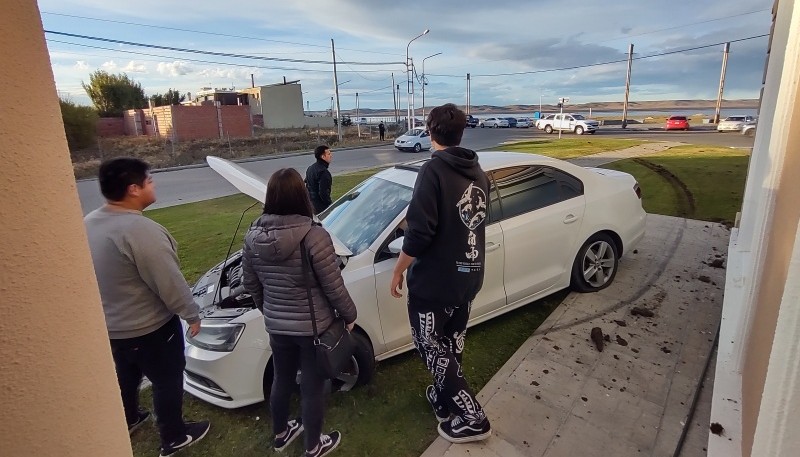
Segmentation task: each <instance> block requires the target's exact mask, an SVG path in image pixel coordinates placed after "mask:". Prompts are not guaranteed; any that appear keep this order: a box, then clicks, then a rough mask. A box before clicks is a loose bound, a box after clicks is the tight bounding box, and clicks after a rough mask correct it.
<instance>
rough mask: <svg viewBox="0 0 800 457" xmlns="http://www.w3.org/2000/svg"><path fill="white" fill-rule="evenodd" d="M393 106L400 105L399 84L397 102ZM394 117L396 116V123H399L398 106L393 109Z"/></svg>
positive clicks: (398, 86)
mask: <svg viewBox="0 0 800 457" xmlns="http://www.w3.org/2000/svg"><path fill="white" fill-rule="evenodd" d="M395 106H398V107H399V106H400V84H398V85H397V103H396V104H395ZM394 117H396V118H397V123H398V124H399V123H400V110H399V109H398V108H395V110H394Z"/></svg>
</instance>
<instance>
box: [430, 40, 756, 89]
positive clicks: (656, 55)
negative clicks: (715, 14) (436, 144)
mask: <svg viewBox="0 0 800 457" xmlns="http://www.w3.org/2000/svg"><path fill="white" fill-rule="evenodd" d="M767 36H769V34H762V35H755V36H751V37H747V38H739V39H736V40H726V41H721V42H719V43H714V44H706V45H703V46H695V47H692V48H686V49H678V50H675V51H667V52H660V53H657V54H650V55H646V56H639V57H634V58H633V60H642V59H650V58H653V57H660V56H666V55H670V54H678V53H681V52H689V51H696V50H698V49H705V48H711V47H714V46H719V45H721V44H725V43H736V42H739V41H747V40H753V39H756V38H763V37H767ZM627 61H628V59H619V60H610V61H607V62H598V63H592V64H585V65H575V66H571V67H561V68H548V69H546V70H530V71H517V72H512V73H492V74H477V73H472V76H473V77H484V78H490V77H495V76H517V75H533V74H538V73H551V72H554V71H564V70H578V69H581V68H590V67H598V66H601V65H612V64H616V63H621V62H627ZM430 76H438V77H444V78H463V77H464V75H439V74H430Z"/></svg>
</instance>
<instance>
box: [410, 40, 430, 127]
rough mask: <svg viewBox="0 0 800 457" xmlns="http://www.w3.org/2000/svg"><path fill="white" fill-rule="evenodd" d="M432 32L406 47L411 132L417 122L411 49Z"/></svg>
mask: <svg viewBox="0 0 800 457" xmlns="http://www.w3.org/2000/svg"><path fill="white" fill-rule="evenodd" d="M429 32H430V29H425V31H424V32H422V33H420V34H419V35H417V36H415V37H414V38H412V39H411V41H409V42H408V45H406V75H407V77H406V82H407V83H408V87H407V89H408V129H409V130H411V129H413V128H414V124H415V122H414V121H412V116H414V79H413V75H412V74H411V73H412V72H413V71H414V60H413V59H412V58H411V56H410V55H409V54H408V51H409V48H410V47H411V43H412V42H414V40H416V39H417V38H419V37H421V36H424V35H427V34H428V33H429Z"/></svg>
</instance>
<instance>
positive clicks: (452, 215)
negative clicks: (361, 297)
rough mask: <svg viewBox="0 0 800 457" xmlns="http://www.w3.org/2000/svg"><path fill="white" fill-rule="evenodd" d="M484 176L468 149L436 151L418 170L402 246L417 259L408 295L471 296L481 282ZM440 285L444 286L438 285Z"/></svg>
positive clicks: (434, 298)
mask: <svg viewBox="0 0 800 457" xmlns="http://www.w3.org/2000/svg"><path fill="white" fill-rule="evenodd" d="M488 193H489V180H488V178H487V177H486V173H485V172H484V171H483V170H482V169H481V167H480V165H479V163H478V155H477V154H476V153H475V152H474V151H472V150H469V149H465V148H461V147H449V148H447V149H444V150H439V151H435V152H434V153H433V154H432V156H431V160H430V161H428V162H427V163H425V164H424V165H423V166H422V167H421V168H420V171H419V174H418V175H417V181H416V183H415V184H414V193H413V195H412V197H411V203H410V204H409V207H408V213H407V216H406V221H407V222H408V230H406V234H405V239H404V241H403V251H404V252H405V253H406V254H408V255H409V256H411V257H415V258H416V260H415V261H414V263H413V264H412V265H411V267H410V268H409V271H408V291H409V296H411V297H413V298H414V299H416V300H423V301H426V302H431V303H441V304H443V305H444V304H456V303H466V302H468V301H471V300H472V299H473V298H475V296H476V295H477V294H478V291H479V290H480V288H481V286H482V285H483V271H484V247H485V244H486V230H485V229H486V224H484V222H485V220H486V215H487V204H488V203H487V195H488ZM443 286H444V287H443Z"/></svg>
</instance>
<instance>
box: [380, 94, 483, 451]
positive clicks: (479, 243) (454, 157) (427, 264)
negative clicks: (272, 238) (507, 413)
mask: <svg viewBox="0 0 800 457" xmlns="http://www.w3.org/2000/svg"><path fill="white" fill-rule="evenodd" d="M466 123H467V120H466V115H465V114H464V113H463V112H462V111H461V110H459V109H458V108H457V107H456V106H455V105H453V104H450V103H449V104H446V105H443V106H439V107H436V108H434V109H433V110H432V111H431V112H430V115H429V117H428V131H429V132H430V133H431V141H432V143H433V146H434V149H435V151H434V153H433V154H432V155H431V160H430V161H429V162H427V163H425V164H424V165H423V166H422V167H421V168H420V170H419V174H418V175H417V182H416V183H415V185H414V193H413V195H412V197H411V203H410V204H409V207H408V213H407V216H406V221H407V223H408V230H406V232H405V240H404V242H403V251H402V252H401V253H400V258H399V259H398V261H397V265H396V266H395V269H394V276H393V278H392V284H391V293H392V295H393V296H395V297H400V296H401V294H400V292H399V289H400V288H402V284H403V273H404V272H405V270H406V269H407V268H409V267H410V269H409V270H408V316H409V321H410V323H411V334H412V337H413V339H414V345H415V346H416V347H417V350H418V351H419V353H420V356H422V359H423V361H424V362H425V364H426V365H427V367H428V370H430V371H431V373H432V374H433V378H434V384H433V385H430V386H428V388H427V389H426V392H425V394H426V397H427V398H428V401H429V402H430V404H431V406H432V407H433V410H434V412H435V414H436V418H437V419H438V420H439V427H438V430H439V434H440V435H441V436H442V437H443V438H445V439H447V440H448V441H451V442H454V443H466V442H470V441H479V440H483V439H486V438H488V437H489V436H490V435H491V426H490V424H489V420H488V418H487V417H486V414H485V413H484V411H483V408H482V407H481V405H480V404H479V403H478V401H477V400H476V399H475V395H474V394H473V392H472V390H471V389H470V388H469V385H468V384H467V380H466V379H465V378H464V373H463V371H462V369H461V360H462V355H463V351H464V338H465V336H466V329H467V321H468V320H469V312H470V308H471V306H472V300H473V299H474V298H475V296H476V295H477V293H478V291H479V290H480V288H481V286H482V285H483V269H484V246H485V224H484V220H485V219H486V214H487V195H488V193H489V180H488V178H487V177H486V173H485V172H484V171H483V170H482V169H481V167H480V165H479V164H478V156H477V154H476V153H475V152H474V151H471V150H469V149H464V148H461V147H459V146H458V145H459V144H460V143H461V136H462V135H463V133H464V128H465V127H466ZM451 417H452V419H451Z"/></svg>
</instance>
